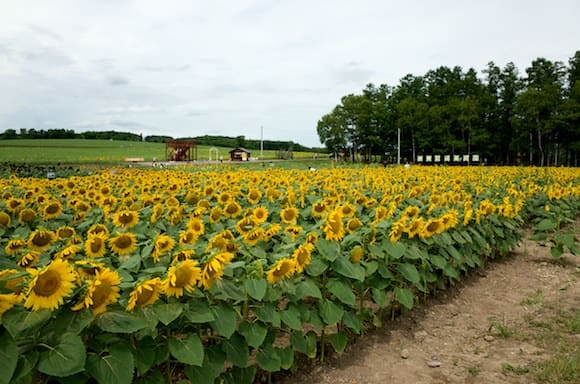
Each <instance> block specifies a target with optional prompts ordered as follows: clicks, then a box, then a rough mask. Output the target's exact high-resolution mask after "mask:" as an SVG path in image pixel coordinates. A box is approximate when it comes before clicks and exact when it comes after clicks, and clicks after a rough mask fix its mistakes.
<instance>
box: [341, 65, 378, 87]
mask: <svg viewBox="0 0 580 384" xmlns="http://www.w3.org/2000/svg"><path fill="white" fill-rule="evenodd" d="M373 73H374V72H373V71H371V70H369V69H366V68H362V67H361V66H360V65H359V64H358V63H356V62H350V63H348V64H347V65H346V66H345V67H342V68H337V69H334V70H333V77H334V78H335V79H336V80H338V81H340V82H348V83H354V84H364V83H365V82H367V81H368V80H369V79H370V77H371V76H372V74H373Z"/></svg>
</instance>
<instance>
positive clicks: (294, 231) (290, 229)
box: [284, 225, 303, 241]
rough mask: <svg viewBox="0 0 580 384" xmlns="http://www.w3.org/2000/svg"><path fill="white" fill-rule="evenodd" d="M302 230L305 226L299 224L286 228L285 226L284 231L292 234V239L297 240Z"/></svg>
mask: <svg viewBox="0 0 580 384" xmlns="http://www.w3.org/2000/svg"><path fill="white" fill-rule="evenodd" d="M302 230H303V228H302V227H301V226H299V225H289V226H287V227H286V228H284V232H286V233H287V234H288V235H290V238H291V239H292V241H296V238H297V237H298V236H299V235H300V233H301V232H302Z"/></svg>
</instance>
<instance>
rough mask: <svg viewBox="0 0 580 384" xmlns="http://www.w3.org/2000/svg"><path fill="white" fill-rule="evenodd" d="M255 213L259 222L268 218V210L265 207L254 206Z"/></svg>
mask: <svg viewBox="0 0 580 384" xmlns="http://www.w3.org/2000/svg"><path fill="white" fill-rule="evenodd" d="M253 215H254V219H255V220H256V223H257V224H262V223H265V222H266V220H268V210H267V209H266V208H265V207H262V206H259V207H256V208H254V214H253Z"/></svg>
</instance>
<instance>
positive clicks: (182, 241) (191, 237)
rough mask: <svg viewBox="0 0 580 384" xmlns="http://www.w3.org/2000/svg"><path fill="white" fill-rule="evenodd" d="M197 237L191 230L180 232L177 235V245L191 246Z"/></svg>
mask: <svg viewBox="0 0 580 384" xmlns="http://www.w3.org/2000/svg"><path fill="white" fill-rule="evenodd" d="M198 237H199V235H198V234H197V233H195V232H194V231H192V230H191V229H187V230H185V231H181V232H180V233H179V245H181V246H183V245H186V244H189V245H193V244H194V243H195V241H196V240H197V238H198Z"/></svg>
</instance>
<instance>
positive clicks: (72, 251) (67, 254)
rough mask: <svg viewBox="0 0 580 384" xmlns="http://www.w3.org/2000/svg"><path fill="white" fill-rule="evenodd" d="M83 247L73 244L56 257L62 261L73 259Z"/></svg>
mask: <svg viewBox="0 0 580 384" xmlns="http://www.w3.org/2000/svg"><path fill="white" fill-rule="evenodd" d="M80 250H81V247H79V246H78V245H75V244H72V245H69V246H67V247H66V248H64V249H63V250H61V251H59V252H57V253H56V255H55V257H56V258H60V259H65V260H66V259H71V258H73V257H74V256H75V255H76V254H77V253H78V252H79V251H80Z"/></svg>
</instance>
